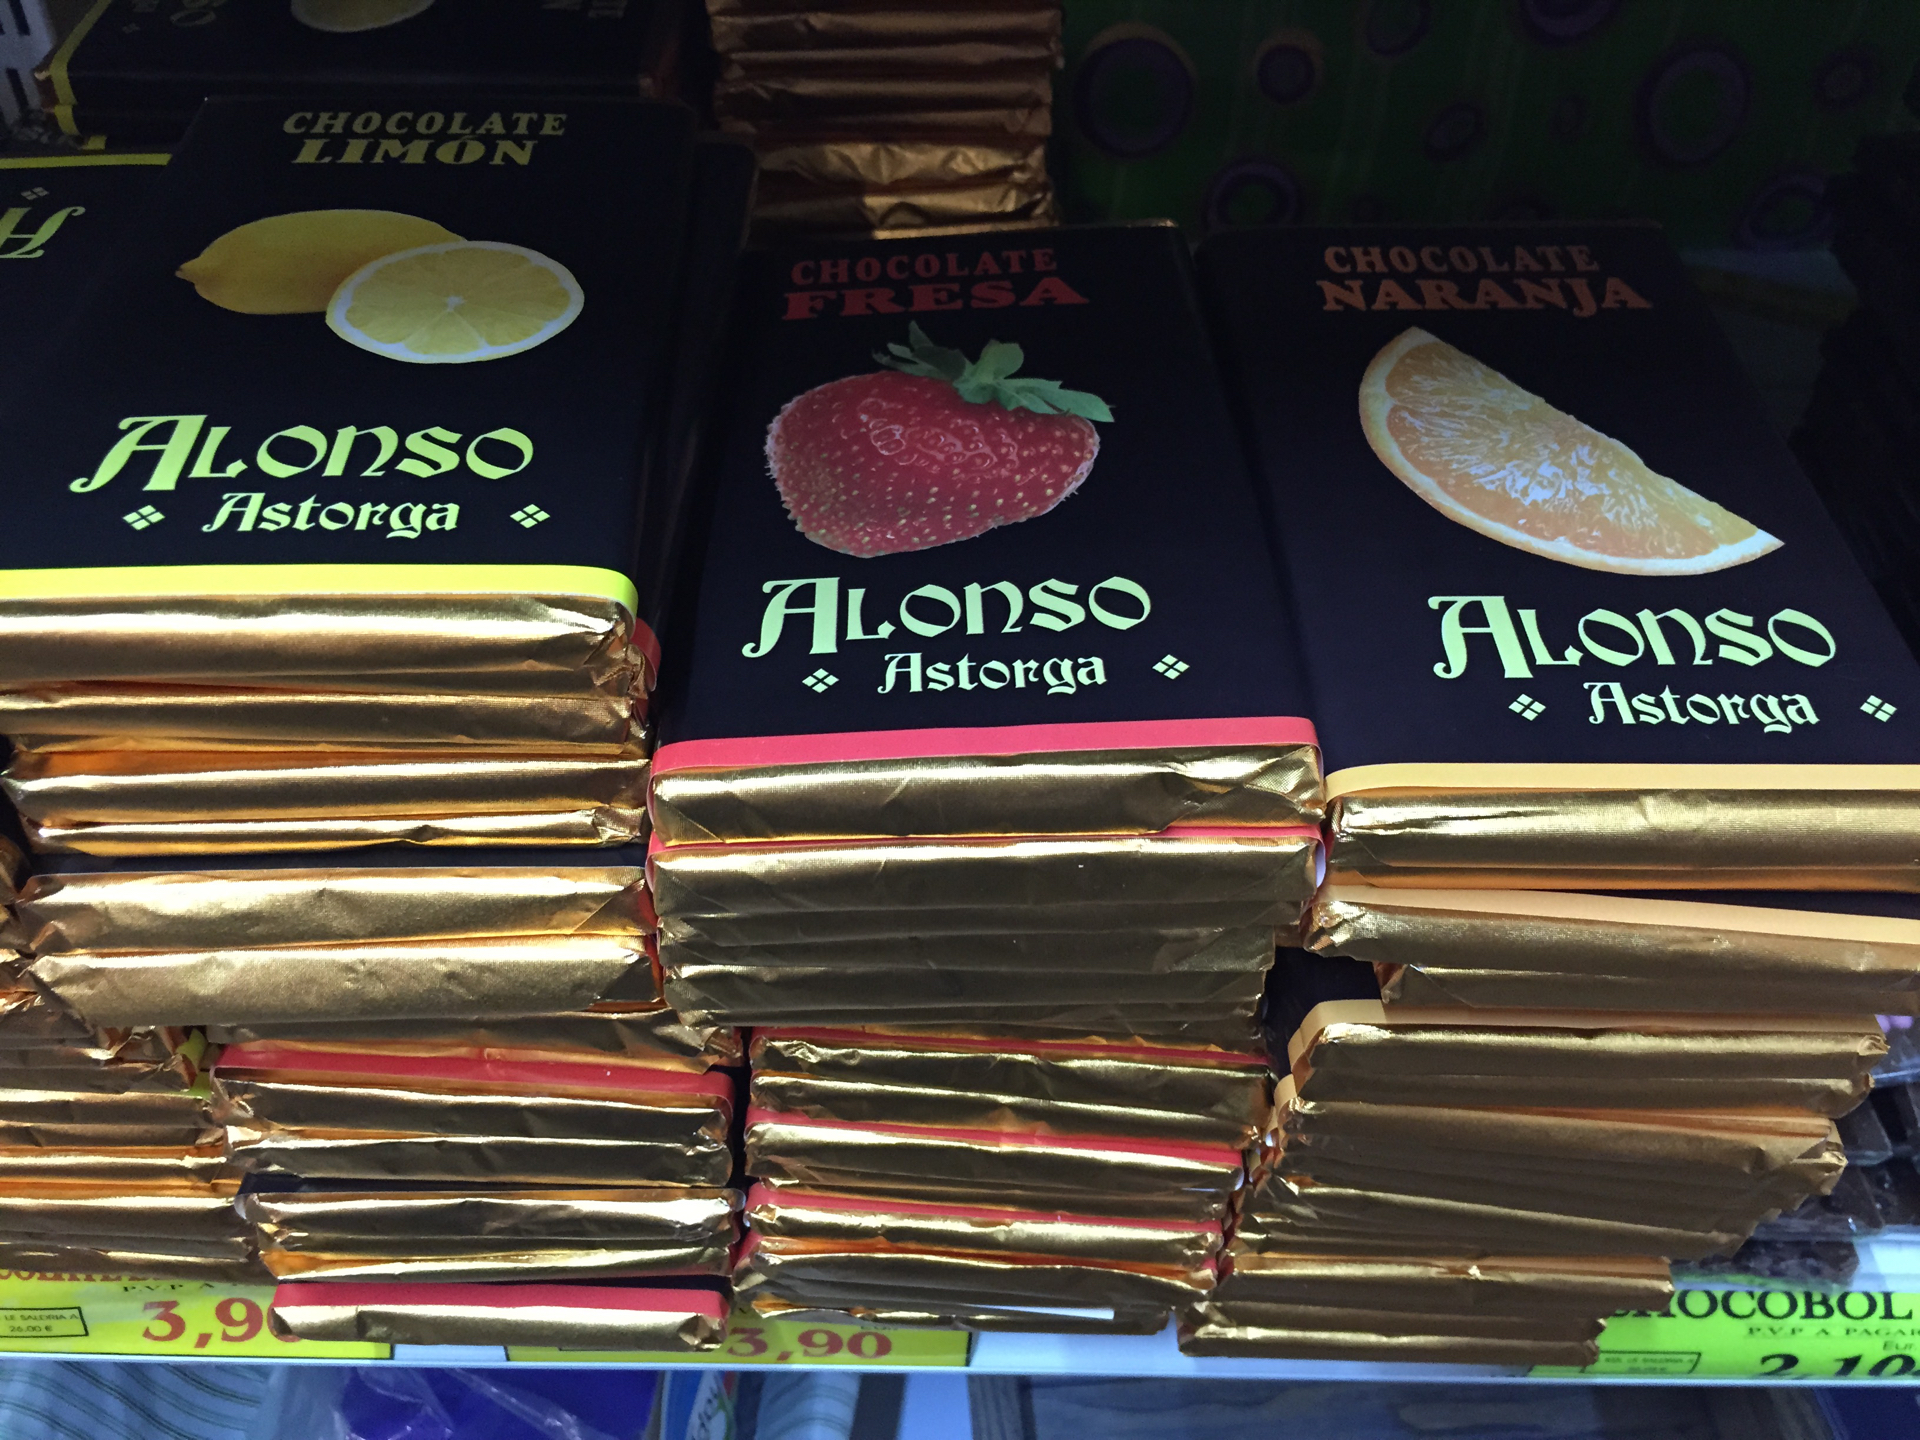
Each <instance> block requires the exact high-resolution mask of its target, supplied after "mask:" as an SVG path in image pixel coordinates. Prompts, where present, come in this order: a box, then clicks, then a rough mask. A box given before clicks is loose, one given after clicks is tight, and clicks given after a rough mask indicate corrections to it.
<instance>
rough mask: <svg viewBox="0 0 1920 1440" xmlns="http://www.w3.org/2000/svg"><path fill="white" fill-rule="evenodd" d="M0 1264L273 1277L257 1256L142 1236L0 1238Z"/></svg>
mask: <svg viewBox="0 0 1920 1440" xmlns="http://www.w3.org/2000/svg"><path fill="white" fill-rule="evenodd" d="M0 1267H4V1268H5V1269H8V1270H13V1271H23V1272H27V1273H30V1274H37V1275H73V1274H84V1275H112V1276H115V1277H119V1276H126V1277H127V1278H129V1279H140V1280H201V1281H211V1282H215V1283H233V1284H241V1285H258V1284H261V1283H263V1282H270V1281H271V1280H272V1279H273V1275H272V1272H270V1271H269V1270H268V1269H267V1268H266V1266H265V1265H263V1264H261V1263H260V1258H259V1257H258V1256H257V1255H255V1254H253V1253H252V1251H251V1250H249V1249H246V1248H244V1247H243V1248H242V1249H241V1250H240V1251H239V1253H237V1254H232V1255H212V1254H192V1253H187V1252H186V1251H185V1250H181V1251H174V1250H172V1249H170V1248H169V1247H168V1245H166V1244H156V1243H155V1242H153V1241H151V1240H148V1239H145V1238H144V1237H138V1236H128V1237H125V1238H124V1239H120V1238H114V1237H105V1236H103V1237H100V1238H99V1240H98V1242H97V1243H96V1244H92V1245H62V1244H59V1243H57V1242H55V1241H46V1242H44V1243H36V1242H13V1241H0Z"/></svg>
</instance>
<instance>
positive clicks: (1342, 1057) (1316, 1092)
mask: <svg viewBox="0 0 1920 1440" xmlns="http://www.w3.org/2000/svg"><path fill="white" fill-rule="evenodd" d="M1469 1016H1470V1017H1471V1023H1463V1022H1464V1021H1465V1019H1466V1017H1469ZM1596 1022H1597V1023H1596ZM1287 1048H1288V1059H1289V1061H1290V1062H1291V1064H1292V1066H1293V1080H1294V1083H1295V1085H1296V1086H1297V1088H1298V1091H1299V1093H1300V1095H1301V1096H1302V1097H1303V1098H1306V1099H1311V1100H1365V1101H1373V1102H1376V1103H1380V1104H1407V1105H1435V1104H1450V1105H1459V1106H1467V1107H1471V1106H1479V1105H1491V1106H1511V1105H1512V1104H1513V1103H1514V1101H1515V1099H1517V1098H1520V1097H1524V1098H1525V1099H1526V1100H1527V1101H1529V1102H1530V1103H1531V1104H1532V1105H1534V1106H1542V1107H1552V1106H1567V1107H1571V1108H1576V1109H1610V1108H1619V1107H1653V1108H1662V1109H1709V1108H1731V1107H1740V1106H1762V1107H1773V1108H1785V1109H1808V1110H1814V1111H1816V1112H1818V1113H1819V1114H1822V1115H1844V1114H1845V1113H1846V1112H1847V1111H1848V1110H1851V1109H1852V1108H1853V1107H1854V1106H1855V1105H1857V1104H1858V1103H1859V1102H1860V1100H1861V1099H1862V1098H1864V1096H1865V1095H1866V1093H1867V1088H1868V1086H1869V1085H1870V1084H1871V1083H1872V1082H1871V1073H1872V1069H1873V1066H1874V1064H1875V1063H1876V1062H1877V1061H1878V1060H1879V1059H1880V1057H1881V1056H1883V1055H1884V1054H1885V1053H1886V1037H1885V1036H1884V1035H1882V1034H1881V1032H1880V1027H1879V1024H1878V1022H1876V1021H1875V1020H1874V1019H1873V1018H1872V1017H1871V1016H1868V1017H1864V1018H1861V1019H1846V1018H1833V1019H1824V1018H1805V1017H1789V1016H1757V1017H1742V1016H1678V1015H1638V1016H1636V1015H1616V1014H1602V1015H1582V1014H1578V1013H1573V1014H1569V1013H1565V1012H1547V1011H1510V1012H1498V1011H1485V1010H1475V1011H1457V1010H1456V1011H1445V1010H1435V1011H1398V1012H1391V1011H1388V1010H1386V1009H1385V1008H1384V1007H1382V1006H1381V1005H1379V1004H1378V1003H1377V1002H1370V1001H1346V1002H1338V1003H1334V1004H1328V1005H1322V1006H1320V1007H1318V1008H1317V1009H1316V1010H1315V1011H1314V1012H1313V1013H1312V1014H1311V1015H1309V1016H1308V1017H1307V1020H1306V1023H1305V1024H1303V1025H1302V1026H1301V1027H1300V1029H1299V1030H1298V1031H1296V1032H1295V1034H1294V1035H1293V1037H1292V1038H1291V1039H1290V1040H1289V1041H1288V1047H1287Z"/></svg>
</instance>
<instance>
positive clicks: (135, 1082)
mask: <svg viewBox="0 0 1920 1440" xmlns="http://www.w3.org/2000/svg"><path fill="white" fill-rule="evenodd" d="M157 1044H158V1042H156V1041H155V1040H154V1039H153V1037H152V1036H150V1035H138V1036H134V1037H131V1038H130V1039H129V1040H128V1042H127V1051H126V1053H124V1054H122V1053H119V1052H113V1051H109V1052H106V1054H105V1055H104V1056H103V1054H102V1053H101V1052H100V1051H97V1050H93V1049H90V1048H89V1049H76V1048H67V1047H51V1046H50V1047H43V1048H40V1049H36V1050H0V1119H5V1118H10V1117H11V1115H12V1114H13V1111H12V1110H11V1108H10V1106H11V1105H12V1103H13V1101H14V1099H15V1097H16V1096H17V1095H18V1094H19V1093H20V1092H19V1091H16V1090H14V1089H13V1088H12V1087H11V1086H9V1085H7V1084H6V1083H5V1082H7V1081H9V1080H11V1081H14V1082H16V1083H17V1084H18V1085H19V1086H20V1087H21V1088H22V1089H23V1090H25V1089H27V1087H31V1089H32V1090H33V1091H35V1092H39V1091H61V1092H76V1091H91V1092H94V1093H97V1094H100V1095H102V1096H120V1095H125V1094H126V1093H127V1092H130V1091H136V1092H146V1093H149V1094H153V1095H171V1094H177V1093H179V1092H181V1091H183V1090H185V1089H186V1088H187V1087H188V1086H189V1085H191V1084H192V1083H193V1081H194V1078H195V1076H196V1074H197V1073H198V1072H197V1071H196V1070H195V1068H194V1065H193V1062H192V1061H191V1060H190V1059H189V1058H187V1057H185V1056H182V1055H179V1054H175V1053H164V1047H159V1053H142V1052H148V1051H153V1050H155V1048H156V1046H157Z"/></svg>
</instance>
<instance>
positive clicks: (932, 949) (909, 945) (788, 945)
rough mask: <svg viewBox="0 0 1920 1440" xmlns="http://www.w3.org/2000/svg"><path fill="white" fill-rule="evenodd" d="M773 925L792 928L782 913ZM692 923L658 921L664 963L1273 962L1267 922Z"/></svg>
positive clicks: (1232, 965) (902, 968) (1260, 969)
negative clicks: (901, 926)
mask: <svg viewBox="0 0 1920 1440" xmlns="http://www.w3.org/2000/svg"><path fill="white" fill-rule="evenodd" d="M780 923H783V924H785V925H786V926H787V928H788V929H789V930H790V929H791V928H792V922H791V921H790V920H783V921H781V922H780ZM701 924H702V922H701V921H699V920H691V921H681V920H670V921H666V922H663V925H662V928H661V932H660V959H661V962H662V964H664V965H665V966H666V967H667V968H668V969H669V970H673V969H676V968H678V967H682V966H693V965H721V966H747V967H754V968H769V969H771V968H774V967H778V966H783V965H791V966H794V967H797V968H799V969H802V970H806V969H815V970H818V969H835V970H845V971H853V970H863V971H876V970H877V971H892V972H900V973H903V974H909V973H912V972H930V973H938V972H942V971H949V970H975V971H1013V972H1021V971H1038V970H1048V971H1089V972H1095V973H1098V974H1120V975H1122V976H1127V975H1134V974H1144V975H1160V976H1170V975H1175V974H1194V975H1195V976H1196V978H1197V980H1198V982H1199V983H1200V984H1201V985H1205V984H1207V983H1208V982H1209V980H1210V979H1211V978H1212V977H1213V976H1214V975H1215V974H1217V973H1218V972H1222V971H1238V972H1241V973H1242V974H1245V973H1247V972H1254V973H1258V974H1265V973H1266V971H1267V970H1268V969H1269V968H1270V967H1271V966H1272V964H1273V928H1272V927H1271V926H1268V925H1248V926H1243V927H1241V928H1238V929H1213V930H1207V929H1193V930H1155V929H1145V928H1143V929H1131V930H1086V931H1075V930H1056V931H1025V932H1022V931H1011V932H1001V933H994V932H984V933H978V934H971V935H969V934H942V933H938V932H935V933H932V934H919V933H915V934H897V935H892V936H865V937H860V938H841V939H832V940H809V941H793V940H771V941H766V942H761V943H757V944H744V945H727V944H718V943H715V942H714V941H711V940H709V939H707V938H706V936H705V935H704V934H702V933H701V929H700V927H701ZM809 928H811V927H809ZM1123 983H1124V982H1123Z"/></svg>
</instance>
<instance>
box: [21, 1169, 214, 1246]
mask: <svg viewBox="0 0 1920 1440" xmlns="http://www.w3.org/2000/svg"><path fill="white" fill-rule="evenodd" d="M244 1232H245V1227H244V1226H243V1225H242V1223H241V1221H240V1217H239V1216H238V1215H237V1214H235V1213H234V1208H233V1189H232V1188H231V1187H228V1188H226V1189H225V1190H224V1192H223V1191H220V1190H216V1189H214V1188H212V1187H208V1186H201V1187H200V1188H199V1189H198V1190H193V1191H188V1190H187V1189H185V1188H184V1187H183V1188H182V1189H181V1191H179V1192H178V1193H176V1192H173V1191H168V1190H164V1189H139V1190H136V1189H134V1188H133V1187H132V1186H114V1185H94V1186H84V1185H29V1184H25V1183H15V1184H7V1185H0V1235H4V1236H7V1237H9V1238H11V1239H18V1238H19V1237H21V1236H39V1237H45V1238H48V1239H52V1240H55V1241H58V1242H61V1243H67V1242H69V1241H70V1240H72V1239H73V1238H74V1237H87V1238H89V1239H91V1238H92V1237H94V1236H128V1235H138V1236H143V1237H145V1240H146V1243H147V1244H148V1245H150V1246H152V1247H154V1248H156V1249H158V1248H163V1247H164V1246H166V1245H168V1244H171V1243H172V1242H173V1241H174V1240H176V1239H180V1240H215V1241H220V1240H227V1239H230V1238H232V1237H233V1236H236V1235H241V1234H243V1233H244Z"/></svg>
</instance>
